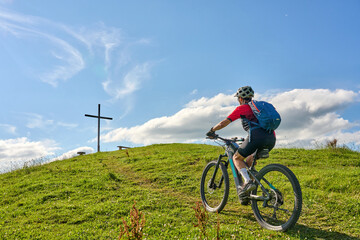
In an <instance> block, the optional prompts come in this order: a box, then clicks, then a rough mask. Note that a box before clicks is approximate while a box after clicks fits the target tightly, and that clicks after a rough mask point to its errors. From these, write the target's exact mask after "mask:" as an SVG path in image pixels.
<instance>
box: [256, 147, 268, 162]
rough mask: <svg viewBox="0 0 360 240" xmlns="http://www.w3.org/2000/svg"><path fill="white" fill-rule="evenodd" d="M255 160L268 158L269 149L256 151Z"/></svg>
mask: <svg viewBox="0 0 360 240" xmlns="http://www.w3.org/2000/svg"><path fill="white" fill-rule="evenodd" d="M255 156H256V158H257V159H259V158H268V157H269V156H270V155H269V149H266V148H264V149H260V150H259V149H258V150H256V154H255Z"/></svg>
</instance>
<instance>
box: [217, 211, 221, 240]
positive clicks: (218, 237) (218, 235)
mask: <svg viewBox="0 0 360 240" xmlns="http://www.w3.org/2000/svg"><path fill="white" fill-rule="evenodd" d="M216 215H217V224H216V240H220V218H219V212H218V211H216Z"/></svg>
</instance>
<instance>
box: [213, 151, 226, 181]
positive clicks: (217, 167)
mask: <svg viewBox="0 0 360 240" xmlns="http://www.w3.org/2000/svg"><path fill="white" fill-rule="evenodd" d="M223 157H226V155H222V154H220V155H219V158H218V160H217V163H216V165H215V170H214V173H213V176H212V178H211V182H210V188H213V187H214V184H215V183H214V181H215V176H216V173H217V171H218V170H219V166H220V163H221V159H222V158H223ZM223 178H224V176H221V179H220V182H219V186H216V187H220V186H221V184H222V181H223Z"/></svg>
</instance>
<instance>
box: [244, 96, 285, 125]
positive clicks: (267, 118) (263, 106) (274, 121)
mask: <svg viewBox="0 0 360 240" xmlns="http://www.w3.org/2000/svg"><path fill="white" fill-rule="evenodd" d="M249 106H250V107H251V110H252V111H253V113H254V115H255V117H256V118H257V120H258V122H259V123H254V122H252V123H253V124H256V125H258V126H259V127H261V128H263V129H265V130H267V131H273V130H275V129H277V128H278V127H279V125H280V122H281V118H280V114H279V113H278V112H277V111H276V109H275V107H274V106H273V105H272V104H271V103H268V102H265V101H256V100H252V101H251V102H249Z"/></svg>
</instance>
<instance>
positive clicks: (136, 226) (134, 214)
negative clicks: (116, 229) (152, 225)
mask: <svg viewBox="0 0 360 240" xmlns="http://www.w3.org/2000/svg"><path fill="white" fill-rule="evenodd" d="M122 222H123V226H122V225H120V235H119V240H120V239H128V240H139V239H142V236H143V229H144V226H145V214H143V213H142V212H140V211H139V210H138V209H137V208H136V201H134V204H133V206H132V210H131V211H130V224H128V223H127V222H126V221H125V220H124V219H122Z"/></svg>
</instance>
